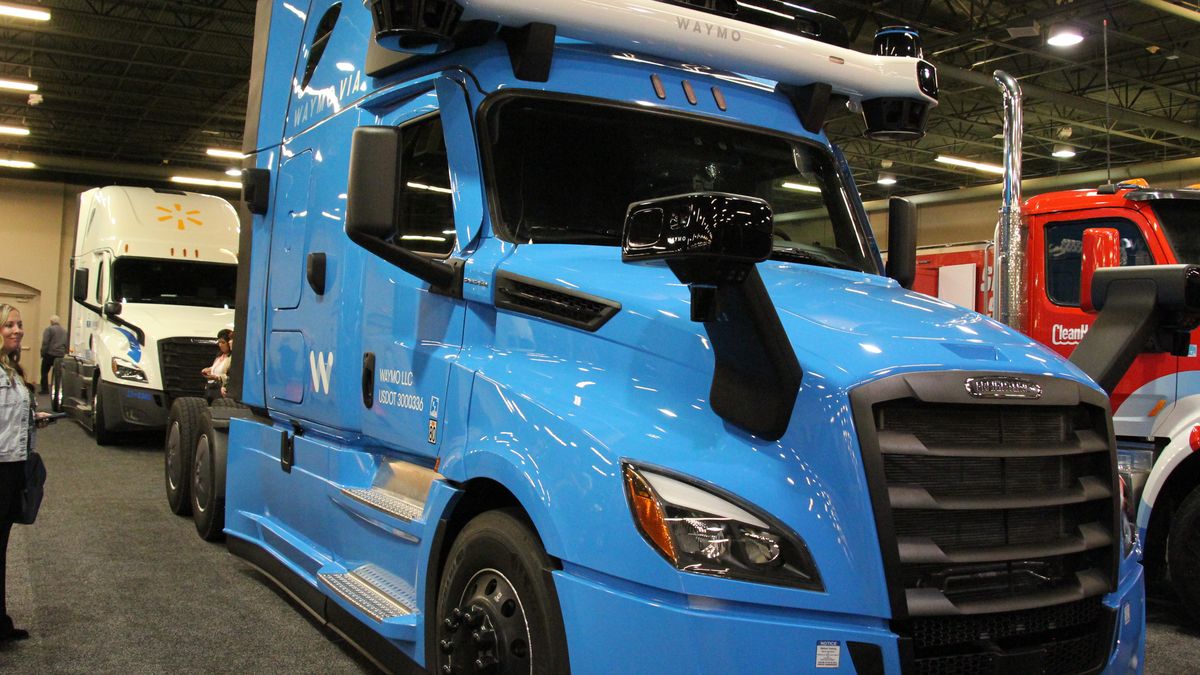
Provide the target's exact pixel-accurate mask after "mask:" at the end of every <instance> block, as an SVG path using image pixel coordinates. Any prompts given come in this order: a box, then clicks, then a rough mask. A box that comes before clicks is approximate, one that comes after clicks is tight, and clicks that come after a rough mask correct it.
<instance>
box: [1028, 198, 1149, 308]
mask: <svg viewBox="0 0 1200 675" xmlns="http://www.w3.org/2000/svg"><path fill="white" fill-rule="evenodd" d="M1091 227H1111V228H1116V230H1117V232H1118V233H1120V235H1121V266H1122V267H1128V266H1130V265H1153V264H1154V258H1153V257H1152V256H1151V255H1150V249H1149V247H1148V246H1146V240H1145V239H1143V238H1142V233H1141V231H1140V230H1138V228H1137V226H1136V225H1134V224H1133V223H1132V222H1130V221H1128V220H1125V219H1124V218H1095V219H1092V220H1077V221H1070V222H1060V223H1050V224H1049V225H1047V226H1046V294H1047V295H1049V296H1050V301H1051V302H1053V303H1054V304H1056V305H1065V306H1069V307H1078V306H1079V270H1080V268H1081V266H1082V264H1083V231H1084V230H1086V229H1088V228H1091Z"/></svg>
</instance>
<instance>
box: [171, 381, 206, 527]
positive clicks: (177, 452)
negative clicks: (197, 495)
mask: <svg viewBox="0 0 1200 675" xmlns="http://www.w3.org/2000/svg"><path fill="white" fill-rule="evenodd" d="M207 416H208V407H207V406H206V405H205V403H204V399H202V398H196V397H191V396H189V397H185V398H177V399H175V402H174V403H172V404H171V411H170V412H169V413H168V414H167V437H166V443H165V444H164V448H163V463H164V465H165V468H166V486H167V504H168V505H170V507H171V511H172V512H173V513H175V514H178V515H181V516H186V515H188V514H189V513H191V512H192V511H191V509H192V502H191V486H192V475H191V466H192V451H193V450H194V449H195V447H196V437H197V436H198V435H199V433H200V420H201V418H203V417H207Z"/></svg>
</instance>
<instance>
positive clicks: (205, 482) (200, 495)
mask: <svg viewBox="0 0 1200 675" xmlns="http://www.w3.org/2000/svg"><path fill="white" fill-rule="evenodd" d="M224 441H225V438H224V436H223V435H222V433H221V432H219V431H217V430H215V429H214V428H213V423H212V417H211V416H210V415H205V416H204V417H203V418H201V420H200V433H199V434H198V435H197V436H196V452H195V454H194V455H193V458H192V486H191V488H192V489H191V492H192V499H191V502H192V522H193V523H195V525H196V533H197V534H199V535H200V538H201V539H204V540H205V541H218V540H220V539H222V538H224V536H225V499H224V498H223V497H218V495H219V494H223V492H224V490H222V487H223V486H220V485H218V484H217V457H218V453H217V445H218V444H219V443H224Z"/></svg>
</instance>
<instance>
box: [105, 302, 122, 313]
mask: <svg viewBox="0 0 1200 675" xmlns="http://www.w3.org/2000/svg"><path fill="white" fill-rule="evenodd" d="M120 314H121V303H119V302H112V301H109V302H106V303H104V316H108V317H113V316H120Z"/></svg>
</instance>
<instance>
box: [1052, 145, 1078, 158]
mask: <svg viewBox="0 0 1200 675" xmlns="http://www.w3.org/2000/svg"><path fill="white" fill-rule="evenodd" d="M1050 154H1051V155H1052V156H1054V157H1058V158H1059V159H1070V158H1072V157H1074V156H1075V148H1072V147H1071V146H1069V145H1067V144H1066V143H1056V144H1055V145H1054V152H1052V153H1050Z"/></svg>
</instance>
